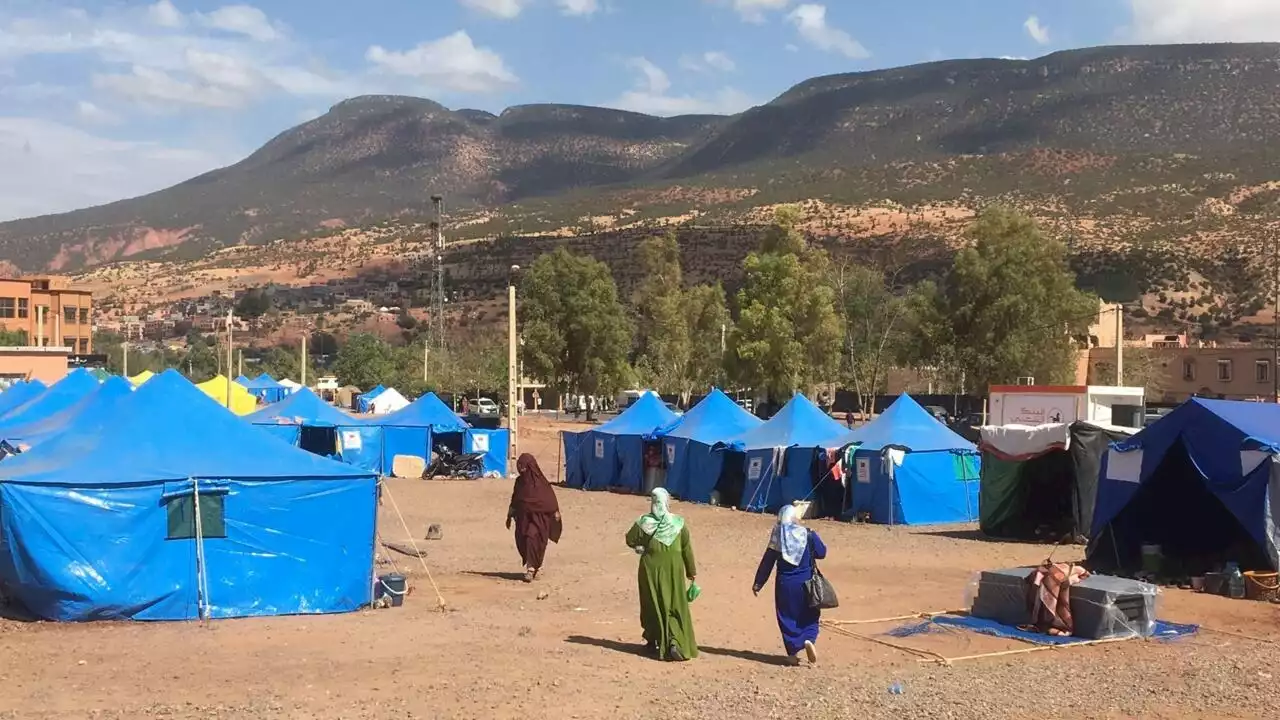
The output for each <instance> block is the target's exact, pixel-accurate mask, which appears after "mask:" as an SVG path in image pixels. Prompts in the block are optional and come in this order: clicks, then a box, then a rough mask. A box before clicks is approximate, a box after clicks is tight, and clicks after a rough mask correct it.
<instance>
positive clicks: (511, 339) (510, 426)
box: [507, 265, 520, 468]
mask: <svg viewBox="0 0 1280 720" xmlns="http://www.w3.org/2000/svg"><path fill="white" fill-rule="evenodd" d="M519 272H520V266H519V265H512V266H511V274H510V275H508V276H507V430H508V431H510V435H511V442H510V445H511V459H512V460H513V461H514V460H515V459H516V458H518V457H520V453H519V450H518V447H519V442H520V441H519V432H520V421H519V420H517V419H516V417H517V416H516V402H517V398H516V392H517V387H518V384H519V382H520V378H518V377H516V376H517V375H519V372H518V370H519V368H518V367H517V364H516V274H517V273H519ZM511 467H512V468H514V467H515V465H514V464H513V465H512V466H511Z"/></svg>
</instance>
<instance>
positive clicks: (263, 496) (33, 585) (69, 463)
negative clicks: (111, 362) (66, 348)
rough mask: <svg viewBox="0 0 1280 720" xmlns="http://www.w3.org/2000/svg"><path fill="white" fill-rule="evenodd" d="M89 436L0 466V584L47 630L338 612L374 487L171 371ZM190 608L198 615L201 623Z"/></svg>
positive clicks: (369, 477) (355, 569)
mask: <svg viewBox="0 0 1280 720" xmlns="http://www.w3.org/2000/svg"><path fill="white" fill-rule="evenodd" d="M113 405H114V407H113V412H112V417H111V421H110V422H109V423H105V424H104V425H103V427H102V428H101V429H100V430H99V431H98V432H92V433H79V432H68V433H63V434H61V435H59V436H57V437H56V438H54V439H52V440H50V441H49V442H47V443H44V444H42V445H40V446H39V447H36V448H35V449H34V450H32V451H31V452H29V453H24V454H22V455H19V456H17V457H13V458H9V459H6V460H5V461H3V462H0V533H2V539H3V541H2V542H0V587H3V590H4V593H5V594H6V595H7V596H8V597H9V598H10V599H12V600H16V601H17V602H18V603H20V604H21V605H22V606H23V607H25V608H26V609H27V610H28V611H30V612H31V613H33V614H34V615H36V616H37V617H41V618H45V619H50V620H64V621H67V620H96V619H134V620H185V619H193V618H196V617H199V616H200V615H201V614H204V615H205V616H207V617H215V618H219V617H244V616H262V615H282V614H297V613H329V612H346V611H352V610H356V609H358V608H360V607H361V606H364V605H366V604H367V603H369V602H370V600H371V596H372V589H373V562H374V531H375V514H376V511H377V480H376V478H375V477H374V476H373V474H372V473H368V472H365V471H361V470H359V469H357V468H354V467H352V466H350V465H344V464H342V463H337V462H333V461H332V460H328V459H326V458H322V457H319V456H316V455H313V454H311V453H308V452H304V451H302V450H299V449H297V448H294V447H291V446H289V445H287V444H285V443H283V442H281V441H279V440H277V439H276V438H273V437H271V436H270V435H269V434H267V433H264V432H261V431H258V430H255V429H254V428H251V427H249V426H248V425H246V424H245V423H244V422H243V421H241V420H240V419H239V418H237V417H236V416H234V415H232V414H231V413H229V412H227V411H226V409H225V408H222V407H221V406H219V405H218V404H217V403H216V402H215V401H213V400H212V399H210V398H209V397H208V396H207V395H205V394H204V393H202V392H201V391H200V390H198V389H197V388H195V386H193V385H192V384H191V383H189V382H187V381H186V380H185V379H184V378H183V377H182V376H181V375H178V374H177V373H176V372H174V371H166V372H165V373H163V374H162V375H160V376H158V377H156V378H155V379H154V380H152V381H151V382H149V383H147V384H145V385H143V386H142V387H140V388H138V390H137V391H135V392H133V393H131V394H129V395H126V396H123V397H120V398H118V399H117V400H116V401H115V402H114V403H113ZM202 611H203V613H202Z"/></svg>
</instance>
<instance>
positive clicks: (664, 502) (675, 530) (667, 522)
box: [636, 488, 684, 547]
mask: <svg viewBox="0 0 1280 720" xmlns="http://www.w3.org/2000/svg"><path fill="white" fill-rule="evenodd" d="M636 524H637V525H639V526H640V531H641V532H643V533H644V534H645V535H650V536H652V537H653V539H654V540H657V541H658V542H660V543H662V544H663V545H665V546H667V547H671V543H673V542H675V541H676V538H677V537H679V535H680V531H681V530H683V529H684V518H682V517H680V516H679V515H676V514H675V513H673V512H671V493H668V492H667V491H666V489H664V488H655V489H654V491H653V492H652V493H650V494H649V512H648V513H647V514H645V515H641V516H640V518H639V519H638V520H636Z"/></svg>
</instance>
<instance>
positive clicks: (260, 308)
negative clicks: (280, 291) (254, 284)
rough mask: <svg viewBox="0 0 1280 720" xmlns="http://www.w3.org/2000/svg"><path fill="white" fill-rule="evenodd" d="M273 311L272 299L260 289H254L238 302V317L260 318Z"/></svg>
mask: <svg viewBox="0 0 1280 720" xmlns="http://www.w3.org/2000/svg"><path fill="white" fill-rule="evenodd" d="M269 310H271V298H270V296H268V295H267V293H266V292H265V291H263V290H261V289H259V288H253V289H252V290H249V291H248V292H246V293H245V294H244V295H241V296H240V299H239V300H237V301H236V315H239V316H240V317H245V318H258V317H262V316H263V315H266V314H267V312H268V311H269Z"/></svg>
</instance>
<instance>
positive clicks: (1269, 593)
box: [1244, 570, 1280, 602]
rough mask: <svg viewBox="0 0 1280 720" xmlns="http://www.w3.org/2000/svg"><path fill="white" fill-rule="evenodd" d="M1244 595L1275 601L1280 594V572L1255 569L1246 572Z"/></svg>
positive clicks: (1249, 597)
mask: <svg viewBox="0 0 1280 720" xmlns="http://www.w3.org/2000/svg"><path fill="white" fill-rule="evenodd" d="M1244 596H1245V597H1247V598H1248V599H1250V600H1259V601H1262V602H1270V601H1274V600H1275V599H1276V597H1277V596H1280V574H1278V573H1273V572H1258V571H1255V570H1250V571H1249V572H1247V573H1245V574H1244Z"/></svg>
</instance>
